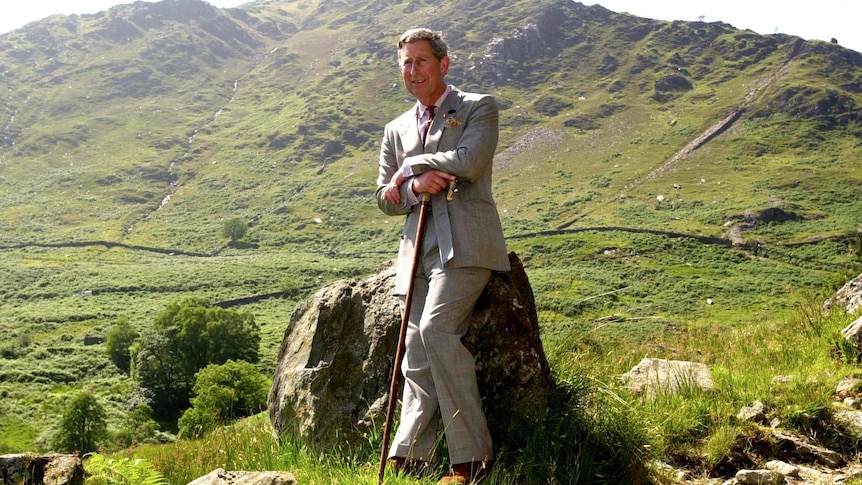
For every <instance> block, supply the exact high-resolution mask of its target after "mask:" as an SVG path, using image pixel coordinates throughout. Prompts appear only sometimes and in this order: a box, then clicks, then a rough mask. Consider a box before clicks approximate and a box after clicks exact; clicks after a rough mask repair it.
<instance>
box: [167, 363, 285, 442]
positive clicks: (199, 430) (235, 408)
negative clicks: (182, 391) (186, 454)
mask: <svg viewBox="0 0 862 485" xmlns="http://www.w3.org/2000/svg"><path fill="white" fill-rule="evenodd" d="M270 386H271V383H270V382H269V379H268V378H266V377H265V376H264V375H263V374H261V373H260V372H259V371H258V370H257V368H256V367H255V366H254V365H252V364H250V363H248V362H244V361H234V360H230V361H228V362H226V363H225V364H223V365H215V364H213V365H208V366H207V367H205V368H204V369H202V370H201V371H200V372H198V374H197V375H196V379H195V387H194V391H193V392H194V395H195V397H193V398H192V400H191V401H192V407H191V408H190V409H188V410H187V411H186V412H185V413H183V416H182V417H181V418H180V421H179V428H180V434H181V435H182V436H186V437H199V436H201V435H203V434H204V433H206V432H207V431H210V430H212V429H214V428H215V427H216V426H218V425H222V424H226V423H228V422H230V421H232V420H234V419H236V418H239V417H245V416H251V415H253V414H257V413H259V412H260V411H261V410H262V409H265V408H266V399H267V395H268V393H269V388H270Z"/></svg>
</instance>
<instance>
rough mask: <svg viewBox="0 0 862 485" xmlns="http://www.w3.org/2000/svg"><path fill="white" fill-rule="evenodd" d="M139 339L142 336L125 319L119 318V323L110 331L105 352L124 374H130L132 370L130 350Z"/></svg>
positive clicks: (106, 339)
mask: <svg viewBox="0 0 862 485" xmlns="http://www.w3.org/2000/svg"><path fill="white" fill-rule="evenodd" d="M138 337H140V335H139V334H138V332H136V331H135V329H133V328H132V325H131V324H130V323H129V320H128V319H127V318H125V317H121V318H119V319H118V320H117V323H116V324H115V325H114V326H112V327H111V328H110V329H108V334H107V336H106V338H105V351H106V352H107V353H108V357H109V358H110V359H111V362H113V363H114V365H116V366H117V367H119V368H120V370H122V371H123V372H129V370H130V368H131V363H132V358H131V354H130V350H129V349H130V348H131V346H132V344H134V343H135V340H137V339H138Z"/></svg>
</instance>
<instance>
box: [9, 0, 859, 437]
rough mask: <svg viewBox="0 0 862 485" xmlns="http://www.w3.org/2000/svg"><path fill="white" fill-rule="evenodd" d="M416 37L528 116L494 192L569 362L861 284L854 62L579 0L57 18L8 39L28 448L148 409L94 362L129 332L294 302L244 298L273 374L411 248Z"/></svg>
mask: <svg viewBox="0 0 862 485" xmlns="http://www.w3.org/2000/svg"><path fill="white" fill-rule="evenodd" d="M417 19H439V20H432V21H429V22H427V23H425V25H426V26H428V27H431V28H435V29H440V30H443V31H444V32H445V34H446V38H447V40H448V42H449V44H450V47H451V51H452V52H451V57H452V68H451V70H450V72H449V75H448V77H447V79H448V80H449V82H450V83H452V84H454V85H456V86H458V87H460V88H462V89H465V90H474V91H482V92H490V93H492V94H493V95H494V96H495V97H496V99H497V101H498V104H499V106H500V109H501V110H500V122H501V139H500V145H499V147H498V154H497V159H496V167H495V197H496V199H497V203H498V208H499V211H500V213H501V216H502V219H503V225H504V231H505V232H506V235H507V237H508V240H509V246H510V249H511V250H514V251H516V252H517V253H518V254H519V255H520V257H521V258H522V260H524V261H525V267H526V269H527V271H528V274H529V276H530V278H531V282H532V284H533V288H534V291H535V293H536V298H537V303H538V306H539V310H540V320H541V323H542V325H543V331H545V340H546V345H547V346H548V351H549V356H550V357H551V359H552V364H554V363H559V362H563V361H566V359H567V358H569V357H570V356H571V355H570V354H571V353H572V352H573V351H575V350H577V349H576V346H570V344H569V343H568V342H570V339H571V338H572V336H573V335H581V334H583V333H584V331H585V329H586V330H588V331H593V330H595V331H597V332H601V333H602V334H604V335H605V336H606V337H607V338H611V339H619V341H620V342H627V341H628V340H627V339H635V340H637V341H638V342H640V343H641V344H643V343H644V342H650V341H651V339H652V338H656V339H657V340H656V342H659V341H661V342H667V341H669V340H672V338H673V337H672V336H673V335H674V332H682V333H685V332H686V331H687V329H691V328H726V327H756V326H758V325H765V324H776V323H779V322H782V321H783V320H784V319H786V318H788V316H789V315H791V314H793V313H794V312H795V310H796V308H798V306H797V305H798V303H799V302H800V301H801V300H805V299H808V298H811V297H812V296H814V297H821V296H823V295H824V294H828V292H830V291H834V289H836V287H837V286H838V285H840V284H843V283H844V281H846V279H847V278H849V277H854V276H856V275H857V274H858V273H859V271H860V270H862V248H860V245H859V238H860V236H859V231H860V229H862V220H860V214H862V198H860V197H859V195H858V194H859V193H860V190H862V141H860V140H862V108H860V107H862V54H860V53H859V52H855V51H851V50H847V49H845V48H842V47H840V46H838V45H834V44H828V43H824V42H818V41H812V42H806V41H803V40H801V39H799V38H796V37H792V36H787V35H770V36H762V35H758V34H755V33H753V32H751V31H741V30H738V29H736V28H734V27H733V26H731V25H727V24H723V23H718V22H716V23H705V22H662V21H654V20H647V19H643V18H638V17H634V16H630V15H626V14H618V13H614V12H611V11H609V10H606V9H604V8H602V7H600V6H592V7H586V6H583V5H581V4H579V3H577V2H558V1H552V0H542V1H522V0H517V1H509V2H503V1H491V2H481V1H476V0H458V1H454V2H444V3H434V4H425V3H423V2H417V1H406V0H405V1H385V2H360V1H356V0H340V1H339V0H335V1H325V0H301V1H288V0H272V1H266V2H264V1H257V2H253V3H249V4H246V5H244V6H242V7H240V8H235V9H218V8H215V7H212V6H210V5H209V4H207V3H205V2H202V1H199V0H163V1H162V2H160V3H144V2H138V3H133V4H128V5H121V6H118V7H115V8H112V9H111V10H109V11H107V12H103V13H99V14H95V15H82V16H74V15H73V16H62V15H58V16H54V17H50V18H48V19H45V20H43V21H41V22H37V23H32V24H29V25H28V26H27V27H25V28H23V29H20V30H17V31H14V32H11V33H8V34H5V35H2V36H0V89H2V92H3V93H5V94H4V96H3V100H2V109H0V135H2V136H0V221H2V231H0V332H2V334H3V335H4V338H3V341H2V343H0V396H2V397H3V399H2V402H0V431H3V432H2V433H0V435H2V436H4V437H2V438H0V453H2V452H6V451H9V452H12V451H23V450H25V449H34V448H39V447H41V446H43V445H44V436H45V433H46V430H50V429H51V427H52V426H55V425H56V423H55V422H54V421H55V420H56V415H57V413H58V410H59V409H61V408H62V405H63V403H64V400H65V399H66V396H68V395H69V393H71V392H72V391H74V390H76V389H90V390H92V391H94V392H96V393H97V394H98V395H100V396H101V397H104V398H105V399H107V402H109V403H110V405H109V418H110V420H112V422H116V421H118V420H119V419H120V418H121V416H122V415H123V412H124V409H126V407H127V406H128V404H129V403H131V402H133V401H134V399H136V396H135V390H134V384H133V383H132V381H131V380H130V379H128V378H127V377H126V376H124V375H123V374H122V373H121V372H120V371H119V370H118V369H117V368H116V367H114V366H113V364H112V363H111V362H110V360H108V358H107V357H106V356H105V355H104V349H103V348H102V346H101V345H94V346H85V345H84V343H83V338H84V336H86V335H101V336H104V335H105V332H106V331H107V329H108V328H109V327H110V326H111V325H113V324H114V323H115V322H116V321H117V320H118V319H120V318H127V319H128V320H129V321H130V322H132V323H133V325H135V326H137V327H139V328H144V327H146V326H149V325H151V323H152V321H153V318H154V317H155V316H156V315H157V314H158V313H159V311H161V310H162V309H163V308H164V307H165V305H167V304H168V303H171V302H174V301H176V300H177V299H179V298H182V297H186V296H195V297H202V298H205V299H207V300H209V301H212V302H219V301H221V302H223V301H227V300H233V299H237V298H243V297H249V296H254V295H270V294H276V295H274V296H275V297H271V298H264V299H261V300H260V301H257V302H255V303H251V304H248V305H244V306H243V307H242V310H244V311H250V312H252V313H253V314H254V315H255V318H256V319H257V321H258V322H259V323H260V324H261V327H262V333H263V335H262V336H263V341H262V347H261V356H262V361H261V363H260V367H261V369H262V370H263V371H264V372H266V373H271V371H272V369H273V367H274V365H275V358H276V353H277V350H278V345H279V343H280V340H281V337H282V334H283V331H284V328H285V326H286V324H287V321H288V319H289V317H290V314H291V312H292V311H293V308H294V307H295V306H296V304H297V303H298V302H299V301H301V300H302V299H303V298H305V297H306V296H307V295H308V294H309V293H311V292H313V291H315V290H316V289H318V288H320V287H321V286H323V285H325V284H327V283H329V282H331V281H334V280H336V279H341V278H361V277H363V276H365V275H368V274H370V273H372V272H374V271H376V270H377V268H378V267H379V265H380V264H381V263H383V262H384V261H386V260H388V259H390V258H393V257H394V256H395V250H396V247H397V240H398V237H399V235H400V230H401V225H402V224H401V223H402V221H401V220H400V219H397V218H390V217H386V216H384V215H383V214H382V213H381V212H379V210H378V209H377V207H376V204H375V202H374V197H373V193H374V190H375V179H376V173H377V153H378V149H379V141H380V137H381V135H382V130H383V126H384V124H385V123H386V122H387V121H389V120H390V119H392V118H393V117H395V116H396V115H398V114H400V113H401V112H402V111H404V110H405V109H407V108H408V107H409V106H410V105H411V103H412V102H413V100H411V99H409V98H408V96H407V95H406V94H405V90H404V88H403V86H402V85H401V80H400V76H399V72H398V69H397V65H396V62H395V50H394V42H395V40H396V38H397V36H398V34H400V33H401V32H402V31H403V30H405V29H407V28H410V27H414V26H416V23H417ZM463 19H470V20H469V22H465V21H464V20H463ZM237 217H238V218H241V219H242V220H245V221H248V224H249V231H248V234H247V235H246V236H245V237H244V238H243V239H242V240H241V241H239V242H237V243H235V244H228V240H227V239H226V238H225V237H223V235H222V228H223V224H224V222H225V221H226V220H228V219H231V218H237ZM286 289H299V290H300V291H299V292H296V291H289V292H285V293H284V294H283V295H280V297H279V295H278V293H279V292H283V291H284V290H286ZM85 292H88V293H85ZM89 292H91V293H89ZM707 300H709V301H710V302H711V303H709V304H708V303H707ZM608 321H612V322H615V323H614V324H613V325H608V324H607V322H608ZM622 348H623V349H625V348H626V347H625V345H623V346H622ZM648 352H651V353H655V354H656V355H655V356H656V357H663V358H684V357H690V356H691V355H690V352H693V351H692V350H691V349H673V348H671V349H668V348H667V347H665V346H663V345H660V344H659V343H656V346H655V347H651V348H650V349H649V350H648ZM643 353H644V347H642V346H634V347H632V348H631V350H630V351H625V350H622V351H620V353H619V354H617V355H616V356H615V357H614V358H613V359H612V360H609V361H608V362H607V363H606V364H605V367H604V368H603V369H600V370H599V371H600V372H605V373H606V374H607V375H613V374H621V373H623V372H626V371H627V370H628V369H629V368H630V367H631V366H632V365H634V364H635V363H637V361H638V360H639V359H640V358H641V357H643ZM707 363H708V364H712V363H714V362H707ZM11 429H15V430H16V432H15V433H11V432H9V431H8V430H11Z"/></svg>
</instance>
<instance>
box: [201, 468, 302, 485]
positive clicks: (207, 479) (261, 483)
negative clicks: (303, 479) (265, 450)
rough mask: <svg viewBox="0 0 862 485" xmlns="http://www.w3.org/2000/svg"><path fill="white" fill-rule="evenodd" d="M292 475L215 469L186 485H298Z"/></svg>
mask: <svg viewBox="0 0 862 485" xmlns="http://www.w3.org/2000/svg"><path fill="white" fill-rule="evenodd" d="M298 484H299V482H297V481H296V478H295V477H294V476H293V474H291V473H288V472H279V471H264V472H246V471H225V470H224V469H223V468H216V469H215V470H213V471H211V472H210V473H208V474H206V475H204V476H202V477H200V478H198V479H196V480H193V481H191V482H189V483H188V485H298Z"/></svg>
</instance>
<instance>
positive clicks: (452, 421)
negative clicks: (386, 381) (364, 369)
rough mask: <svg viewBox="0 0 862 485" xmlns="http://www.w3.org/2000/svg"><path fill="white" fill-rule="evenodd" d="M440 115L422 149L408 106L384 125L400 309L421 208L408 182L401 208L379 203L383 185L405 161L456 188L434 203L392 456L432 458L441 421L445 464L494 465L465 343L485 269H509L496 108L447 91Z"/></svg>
mask: <svg viewBox="0 0 862 485" xmlns="http://www.w3.org/2000/svg"><path fill="white" fill-rule="evenodd" d="M436 112H437V116H436V118H435V119H434V122H433V124H432V125H431V128H430V130H429V133H428V137H427V139H426V141H425V145H424V146H422V144H421V141H420V135H419V131H418V129H417V121H416V113H417V110H416V108H414V109H411V110H409V111H407V112H405V113H404V114H402V115H401V116H399V117H398V118H396V119H395V120H393V121H392V122H390V123H389V124H387V125H386V129H385V132H384V137H383V142H382V146H381V150H380V170H379V175H378V179H377V185H378V189H377V203H378V206H379V207H380V209H381V210H382V211H383V212H384V213H386V214H389V215H407V221H406V223H405V226H404V232H403V234H402V236H401V245H400V249H399V253H398V263H397V276H396V284H395V293H396V294H398V295H401V296H402V302H403V295H404V294H405V293H406V291H407V287H408V283H409V271H410V266H411V262H412V260H413V254H414V248H415V243H416V241H415V236H416V228H417V226H418V224H419V211H418V208H416V207H410V206H409V205H408V203H407V200H408V197H407V196H408V193H407V191H408V190H410V185H411V184H410V183H409V179H408V181H406V182H405V183H404V184H402V186H401V188H400V191H401V201H402V202H401V203H400V204H394V203H391V202H389V201H386V200H384V199H383V197H382V193H383V191H384V189H385V186H386V184H388V183H389V181H390V179H391V178H392V176H393V174H394V173H395V172H396V170H400V169H401V167H402V166H403V165H405V164H406V165H410V167H411V169H412V173H413V175H420V174H422V173H424V172H426V171H428V170H432V169H436V170H440V171H443V172H447V173H450V174H453V175H455V176H457V177H458V189H459V190H458V193H457V194H456V195H455V197H454V199H453V200H452V201H447V200H446V193H445V191H444V192H442V193H438V194H435V195H433V196H432V197H431V211H430V214H429V217H428V220H427V221H426V224H427V225H426V233H425V238H424V239H423V242H422V245H423V246H422V258H421V262H420V264H419V265H418V271H417V276H416V279H415V280H414V300H413V301H414V304H413V307H412V308H411V312H410V313H411V315H410V318H409V325H408V329H407V341H406V353H405V357H404V361H403V363H402V372H403V374H404V378H405V385H404V395H403V400H402V407H401V423H400V425H399V428H398V431H397V432H396V435H395V440H394V441H393V444H392V448H391V450H390V455H391V456H402V457H409V458H416V459H422V460H432V459H433V455H434V445H435V443H436V431H437V428H438V426H439V423H440V420H441V419H442V422H443V426H444V429H445V432H446V437H447V445H448V448H449V454H450V461H451V463H466V462H471V461H485V460H490V459H492V458H493V449H492V446H491V437H490V433H489V432H488V428H487V424H486V423H485V417H484V414H483V412H482V407H481V400H480V398H479V393H478V389H477V386H476V371H475V364H474V361H473V357H472V355H470V353H469V352H468V351H467V350H466V348H464V346H463V344H462V343H461V338H463V336H464V335H465V334H466V333H467V328H468V326H469V317H470V313H471V312H472V309H473V306H474V305H475V303H476V300H477V299H478V297H479V295H480V294H481V292H482V290H483V289H484V287H485V285H486V284H487V282H488V279H489V278H490V275H491V272H492V271H508V270H509V269H510V267H509V259H508V255H507V251H506V243H505V240H504V238H503V230H502V226H501V224H500V218H499V215H498V213H497V208H496V205H495V204H494V199H493V196H492V194H491V172H492V162H493V155H494V151H495V150H496V146H497V137H498V127H497V123H498V110H497V105H496V103H495V101H494V99H493V98H492V97H491V96H488V95H481V94H472V93H464V92H461V91H458V90H457V89H454V88H452V91H451V92H450V93H449V95H448V96H446V98H445V99H444V100H443V102H442V103H441V104H440V106H439V107H438V108H437V110H436Z"/></svg>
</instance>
